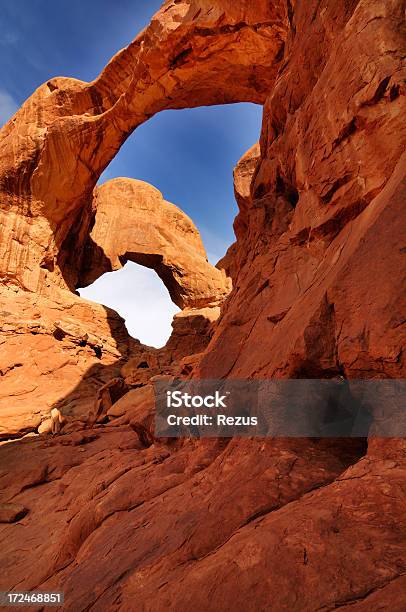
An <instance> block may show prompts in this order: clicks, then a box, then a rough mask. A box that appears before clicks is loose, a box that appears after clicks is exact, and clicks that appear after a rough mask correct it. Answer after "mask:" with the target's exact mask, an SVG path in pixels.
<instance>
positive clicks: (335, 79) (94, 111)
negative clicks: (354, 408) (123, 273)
mask: <svg viewBox="0 0 406 612" xmlns="http://www.w3.org/2000/svg"><path fill="white" fill-rule="evenodd" d="M404 9H405V5H404V2H403V0H342V1H340V2H337V1H336V0H322V1H321V2H320V0H307V1H306V2H299V1H297V0H296V1H294V0H273V1H268V0H266V1H265V0H252V1H250V2H247V1H245V0H174V1H172V2H166V3H165V4H164V5H163V6H162V8H161V10H160V11H159V12H158V13H157V14H156V15H155V16H154V17H153V18H152V20H151V23H150V25H149V26H148V27H147V28H146V29H145V30H144V31H143V32H142V33H141V34H140V35H139V36H138V37H137V38H136V39H135V40H134V41H133V42H132V43H131V44H130V45H129V46H128V47H127V48H125V49H123V50H122V51H120V52H119V53H118V54H117V55H116V56H115V57H114V58H113V59H112V60H111V61H110V63H109V64H108V65H107V66H106V68H105V69H104V71H103V72H102V73H101V75H100V76H99V77H98V78H97V79H96V80H95V81H93V82H92V83H84V82H81V81H78V80H75V79H71V78H63V77H58V78H55V79H51V80H50V81H48V82H47V83H45V84H44V85H42V86H41V87H40V88H39V89H37V91H35V92H34V93H33V95H32V96H31V97H30V98H29V99H28V100H27V102H25V104H24V105H23V106H22V108H21V109H20V110H19V111H18V112H17V114H16V115H15V116H14V117H13V118H12V119H11V120H10V121H9V122H8V123H7V125H6V126H4V127H3V129H2V130H1V131H0V205H1V210H0V281H1V287H0V316H1V319H0V332H1V336H0V381H1V386H0V436H1V439H3V440H4V441H5V440H10V439H13V440H12V441H11V442H10V441H9V442H7V443H3V444H2V445H1V446H0V489H1V499H0V523H1V525H0V549H1V553H0V570H1V571H0V590H2V591H8V590H18V591H27V590H44V591H55V590H60V591H64V593H65V604H64V605H63V609H64V610H69V611H72V612H77V611H78V610H95V611H98V610H100V611H101V610H103V611H104V610H126V611H127V610H131V611H132V610H134V611H137V612H140V611H143V612H147V611H150V612H152V611H154V612H155V611H161V610H162V611H163V610H173V611H176V612H189V611H190V610H198V611H201V612H203V611H204V612H206V611H213V612H217V611H228V610H238V611H240V610H241V611H244V612H245V611H252V612H258V611H260V610H271V611H275V612H279V611H282V610H286V611H300V612H301V611H309V612H310V611H316V610H324V611H328V610H333V609H336V608H338V607H339V608H341V609H344V610H347V609H348V610H351V612H356V611H358V610H359V611H361V610H362V611H368V612H369V611H372V610H392V611H399V612H400V611H401V610H404V593H405V588H406V576H405V572H406V554H405V550H406V537H405V533H406V524H405V518H406V496H405V492H404V483H405V475H406V465H405V453H406V443H405V441H404V439H384V438H379V437H376V436H375V437H370V438H369V439H368V440H352V441H351V440H337V439H325V440H318V439H291V440H288V439H276V440H275V439H266V440H262V439H237V438H235V439H231V440H227V441H225V440H220V439H219V440H202V441H195V440H191V439H185V440H178V441H175V442H168V441H167V440H165V439H162V440H155V439H154V436H153V422H154V413H153V404H154V402H153V393H152V384H151V379H153V378H154V379H156V378H157V377H167V378H168V379H170V378H171V377H173V376H178V377H206V378H223V377H230V378H334V377H338V376H341V377H345V378H348V379H351V378H392V379H397V378H402V377H403V378H404V377H405V351H404V347H405V338H406V333H405V325H404V323H405V320H404V315H405V311H406V297H405V296H406V292H405V270H406V266H405V254H406V245H405V236H406V216H405V213H404V202H405V195H406V179H405V167H406V157H405V153H404V151H405V144H406V133H405V132H406V130H405V120H404V117H405V112H406V109H405V72H406V71H405V59H404V58H405V47H406V45H405V40H406V37H405V26H404ZM242 101H249V102H255V103H258V104H263V105H264V116H263V125H262V132H261V136H260V142H259V144H256V145H254V146H253V148H252V149H251V150H250V151H249V152H248V153H246V155H245V156H244V157H243V158H242V160H241V161H240V162H239V163H238V165H237V167H236V169H235V173H234V180H235V193H236V199H237V202H238V206H239V214H238V216H237V218H236V221H235V233H236V242H235V244H234V245H232V246H231V247H230V249H229V251H228V253H227V254H226V255H225V257H224V258H223V259H222V260H221V262H219V264H218V265H217V267H216V268H215V267H213V266H211V265H210V264H209V263H208V261H207V258H206V254H205V251H204V247H203V245H202V242H201V239H200V236H199V234H198V232H197V230H196V228H195V226H194V225H193V222H192V221H191V220H190V219H189V218H188V217H187V216H186V215H185V214H184V213H183V212H182V211H181V210H179V209H178V208H177V207H176V206H174V205H173V204H170V203H169V202H166V201H165V200H164V199H163V196H162V195H161V194H160V192H159V191H158V190H156V189H155V188H154V187H152V186H150V185H147V184H145V183H142V182H141V181H134V180H132V179H131V180H130V179H125V178H120V179H114V180H112V181H109V182H107V183H105V184H104V185H101V186H97V187H96V183H97V181H98V178H99V176H100V174H101V173H102V171H103V170H104V169H105V168H106V166H107V165H108V163H109V162H110V161H111V159H112V158H113V157H114V155H115V154H116V153H117V151H118V150H119V148H120V146H121V145H122V144H123V142H124V141H125V140H126V138H127V137H128V136H129V135H130V134H131V133H132V132H133V130H134V129H136V128H137V126H138V125H140V124H142V123H143V122H145V121H146V120H147V119H148V118H150V117H151V116H153V115H154V114H155V113H158V112H160V111H162V110H165V109H182V108H190V107H196V106H201V105H211V104H223V103H232V102H242ZM236 129H238V126H236ZM179 204H180V205H181V204H182V203H179ZM127 260H131V261H134V262H136V263H139V264H141V265H145V266H148V267H150V268H153V269H155V270H156V271H157V273H158V274H159V276H160V277H161V279H162V281H163V282H164V284H165V285H166V287H167V289H168V291H169V293H170V295H171V297H172V299H173V301H174V302H175V303H176V304H177V305H178V306H179V307H180V308H181V309H182V310H181V312H180V313H179V315H177V316H176V317H175V319H174V323H173V333H172V336H171V338H170V340H169V341H168V343H167V345H166V346H165V347H164V348H163V349H159V350H158V349H152V348H149V347H145V346H143V345H141V344H140V343H139V342H138V341H137V340H134V339H132V338H130V337H129V336H128V334H127V332H126V329H125V326H124V324H123V321H122V319H121V318H120V317H119V316H118V315H117V314H116V313H114V312H113V311H111V310H109V309H107V308H104V307H102V306H99V305H97V304H93V303H91V302H89V301H86V300H84V299H81V298H80V297H79V295H78V293H77V291H76V290H77V288H80V287H83V286H85V285H87V284H90V283H91V282H93V281H94V280H95V279H96V278H98V277H99V276H100V275H101V274H103V273H104V272H106V271H111V270H115V269H118V268H120V267H121V266H122V265H124V264H125V262H126V261H127ZM55 409H58V410H55ZM51 410H52V414H51ZM51 431H53V432H54V434H55V433H56V434H57V435H51ZM38 433H39V435H38ZM375 433H378V435H379V431H378V432H375Z"/></svg>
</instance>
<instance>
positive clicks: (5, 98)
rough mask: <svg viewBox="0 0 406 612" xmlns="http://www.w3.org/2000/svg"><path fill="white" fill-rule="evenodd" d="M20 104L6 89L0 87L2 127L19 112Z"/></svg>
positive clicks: (0, 125)
mask: <svg viewBox="0 0 406 612" xmlns="http://www.w3.org/2000/svg"><path fill="white" fill-rule="evenodd" d="M17 110H18V104H17V102H16V101H15V100H14V99H13V97H12V96H10V94H9V93H8V92H7V91H5V90H4V89H0V127H2V126H3V125H4V124H5V123H7V121H8V120H9V119H11V117H12V116H13V115H14V114H15V113H16V112H17Z"/></svg>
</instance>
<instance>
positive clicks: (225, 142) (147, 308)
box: [78, 104, 262, 348]
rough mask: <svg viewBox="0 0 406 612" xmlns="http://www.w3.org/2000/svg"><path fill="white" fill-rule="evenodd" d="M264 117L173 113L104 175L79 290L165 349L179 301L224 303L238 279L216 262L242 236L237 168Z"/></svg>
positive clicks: (150, 125)
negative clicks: (237, 221) (238, 232)
mask: <svg viewBox="0 0 406 612" xmlns="http://www.w3.org/2000/svg"><path fill="white" fill-rule="evenodd" d="M261 119H262V107H261V106H259V105H254V104H233V105H227V106H224V105H223V106H213V107H205V108H198V109H189V110H182V111H166V112H164V113H162V114H160V115H158V116H156V117H154V118H152V119H151V120H150V121H149V122H147V123H146V124H145V125H143V126H141V128H140V129H139V130H137V134H136V136H134V137H131V138H129V139H128V141H127V142H126V143H125V145H124V146H123V147H122V149H121V150H120V151H119V152H118V154H117V155H116V157H115V158H114V159H113V160H112V162H111V163H110V165H109V166H108V168H107V169H106V171H105V172H104V173H103V175H102V176H101V178H100V180H99V183H98V186H97V187H96V190H95V195H94V203H95V208H96V214H95V217H94V220H93V222H92V229H91V233H90V237H89V240H88V243H87V245H86V248H85V257H84V262H85V265H84V266H83V267H82V271H81V275H80V277H79V283H78V288H80V287H82V289H80V295H81V296H82V297H85V298H87V299H91V300H93V301H95V302H98V303H99V304H102V305H105V306H108V307H110V308H113V309H114V310H115V311H116V312H118V313H119V314H120V315H121V316H122V317H123V318H124V319H125V321H126V323H127V329H128V331H129V333H130V334H131V336H133V337H135V338H137V339H139V340H140V341H141V342H142V343H144V344H146V345H150V346H154V347H157V348H158V347H161V346H163V345H164V344H165V343H166V341H167V340H168V339H169V337H170V334H171V330H172V318H173V316H174V315H175V313H176V312H177V311H178V309H179V308H182V309H183V308H185V307H194V308H196V307H197V308H199V307H205V306H207V305H213V304H214V305H217V303H218V301H219V300H218V298H219V297H221V296H223V295H224V294H225V288H224V287H222V284H223V283H225V284H226V286H228V284H229V283H227V280H226V278H224V275H222V274H221V273H220V272H219V271H218V270H217V269H215V268H214V267H213V266H214V265H215V264H216V263H217V262H218V261H219V260H220V259H221V258H223V257H224V255H225V253H226V250H227V248H228V247H229V246H230V244H231V243H232V242H233V241H234V238H235V236H234V234H233V230H232V226H233V221H234V218H235V216H236V214H237V212H238V209H237V204H236V200H235V194H234V186H233V180H232V169H233V168H234V167H235V165H236V163H237V161H238V159H239V158H240V157H241V155H242V153H243V152H244V151H245V150H246V149H247V148H248V147H249V146H251V144H252V142H255V140H256V139H258V137H259V132H260V126H261ZM122 176H126V177H129V178H125V179H124V178H120V177H122ZM131 177H132V178H131ZM138 179H142V180H138ZM144 181H148V183H147V182H144ZM149 183H151V184H149ZM152 185H154V187H153V186H152ZM156 187H159V188H160V189H161V190H162V192H163V193H164V194H165V195H166V196H167V195H168V194H169V196H170V199H171V200H172V201H175V202H177V203H179V205H180V207H181V209H179V208H177V207H176V206H175V205H173V204H172V203H171V202H168V201H167V200H166V199H165V198H164V197H163V195H162V193H161V192H160V191H159V190H158V189H156ZM185 213H186V214H185ZM189 216H190V217H192V219H193V221H192V219H191V218H190V217H189ZM195 219H197V221H198V222H197V227H196V226H195V224H194V222H195ZM198 228H199V229H198ZM199 230H200V231H199ZM199 234H200V235H199ZM201 236H202V237H204V238H205V239H206V240H205V242H206V244H205V245H204V246H203V241H202V240H201ZM205 247H206V248H205ZM126 262H128V263H126ZM136 264H139V265H136ZM210 264H211V265H210ZM122 266H124V269H121V270H120V274H119V275H112V274H109V272H110V271H113V270H119V269H120V268H122ZM140 266H143V267H144V268H143V269H142V268H141V267H140ZM146 268H151V269H152V270H155V272H156V273H157V274H156V275H154V273H153V272H152V273H151V272H149V271H148V270H146ZM158 277H160V280H159V278H158ZM162 282H163V284H162ZM164 285H165V286H166V289H167V290H166V289H165V287H164ZM168 292H169V295H168ZM170 298H171V299H172V302H171V301H170ZM175 304H176V305H177V306H178V308H176V306H175Z"/></svg>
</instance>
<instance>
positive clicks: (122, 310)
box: [79, 261, 179, 348]
mask: <svg viewBox="0 0 406 612" xmlns="http://www.w3.org/2000/svg"><path fill="white" fill-rule="evenodd" d="M79 293H80V295H81V297H84V298H86V299H88V300H92V301H94V302H98V303H100V304H103V305H104V306H107V307H109V308H113V309H114V310H115V311H116V312H117V313H118V314H119V315H121V316H122V317H123V319H124V320H125V325H126V328H127V331H128V333H129V334H130V335H131V336H133V337H134V338H137V339H138V340H140V341H141V342H142V343H143V344H145V345H147V346H153V347H155V348H161V347H162V346H164V345H165V344H166V342H167V340H168V339H169V336H170V334H171V331H172V319H173V317H174V316H175V314H176V313H177V312H179V308H178V307H177V306H176V305H175V304H174V303H173V302H172V300H171V298H170V296H169V293H168V291H167V290H166V288H165V286H164V284H163V283H162V281H161V279H160V278H159V277H158V275H157V274H156V273H155V272H154V271H153V270H149V269H148V268H145V267H143V266H140V265H137V264H135V263H133V262H132V261H128V262H127V263H126V264H125V265H124V267H123V268H121V270H117V271H116V272H107V273H105V274H103V275H102V276H101V277H100V278H98V279H97V280H96V281H95V282H94V283H93V284H92V285H90V286H89V287H86V288H84V289H80V290H79Z"/></svg>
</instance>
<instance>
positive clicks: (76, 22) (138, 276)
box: [0, 0, 262, 346]
mask: <svg viewBox="0 0 406 612" xmlns="http://www.w3.org/2000/svg"><path fill="white" fill-rule="evenodd" d="M161 4H162V2H161V0H115V1H114V2H112V1H111V0H86V1H85V2H84V1H83V0H69V2H62V1H58V2H50V1H49V0H17V1H16V0H2V2H1V13H2V15H1V19H0V127H1V125H3V124H4V123H5V122H6V121H7V120H8V119H9V118H10V117H11V116H12V115H13V114H14V112H15V111H16V110H17V108H18V107H19V106H20V105H21V104H22V103H23V102H24V101H25V100H26V99H27V98H28V97H29V96H30V95H31V93H32V92H33V91H34V90H35V89H36V88H37V87H39V85H41V84H42V83H43V82H45V81H47V80H48V79H50V78H52V77H55V76H70V77H74V78H78V79H81V80H84V81H91V80H93V79H94V78H95V77H96V76H97V75H98V74H99V72H100V71H101V70H102V69H103V67H104V66H105V64H106V63H107V62H108V61H109V59H110V58H111V57H112V56H113V55H114V54H115V53H116V52H117V51H118V50H119V49H121V48H122V47H124V46H126V45H127V44H128V43H129V42H130V41H131V40H132V39H133V38H134V37H135V36H136V35H137V34H138V32H140V31H141V30H142V29H143V28H144V27H145V26H146V25H147V24H148V22H149V20H150V18H151V16H152V15H153V14H154V13H155V12H156V11H157V10H158V9H159V7H160V6H161ZM261 113H262V109H261V107H260V106H256V105H254V104H235V105H230V106H217V107H202V108H198V109H187V110H182V111H165V112H163V113H160V114H159V115H157V116H155V117H153V118H152V119H151V120H150V121H148V122H147V123H145V124H144V125H142V126H140V127H139V128H138V129H137V130H136V131H135V132H134V134H133V135H132V136H131V137H130V138H129V139H128V140H127V142H126V143H125V144H124V145H123V147H122V149H121V150H120V152H119V153H118V155H117V156H116V158H115V159H114V160H113V161H112V162H111V164H110V165H109V167H108V168H107V169H106V170H105V172H104V173H103V175H102V177H101V179H100V181H101V182H104V181H105V180H108V179H110V178H114V177H117V176H126V177H133V178H137V179H141V180H144V181H147V182H149V183H151V184H152V185H154V186H155V187H157V188H158V189H159V190H160V191H162V193H163V195H164V197H165V199H167V200H169V201H170V202H173V203H174V204H176V205H177V206H179V207H180V208H181V209H182V210H184V211H185V212H186V213H187V214H188V215H189V216H190V217H191V218H192V219H193V221H194V222H195V224H196V225H197V227H198V229H199V231H200V233H201V235H202V238H203V241H204V244H205V247H206V250H207V253H208V257H209V259H210V261H211V262H212V263H216V261H218V259H220V258H221V257H222V256H223V255H224V253H225V251H226V249H227V247H228V246H229V245H230V244H231V243H232V242H233V241H234V233H233V229H232V223H233V220H234V217H235V215H236V214H237V205H236V202H235V199H234V193H233V180H232V171H233V167H234V166H235V164H236V162H237V161H238V159H239V158H240V157H241V155H242V154H243V153H245V151H246V150H247V149H248V148H249V147H250V146H251V145H252V144H254V142H255V141H256V140H258V138H259V132H260V125H261ZM81 295H82V296H83V297H86V298H87V299H92V300H94V301H97V302H100V303H103V304H105V305H107V306H110V307H112V308H115V310H117V311H118V312H119V313H120V314H121V315H122V316H123V317H124V318H125V319H126V323H127V328H128V330H129V332H130V333H131V334H132V335H133V336H135V337H137V338H139V339H140V340H141V341H142V342H144V343H145V344H150V345H152V346H162V345H163V344H164V343H165V342H166V340H167V338H168V336H169V334H170V323H171V320H172V317H173V314H174V313H175V312H176V311H177V308H176V307H175V306H174V305H173V304H172V302H171V301H170V299H169V296H168V294H167V291H166V289H165V287H164V286H163V284H162V283H161V281H160V279H159V278H158V277H157V276H156V274H155V273H154V272H153V271H152V270H148V269H146V268H141V267H140V266H137V265H136V264H131V263H129V264H127V265H126V266H125V268H124V270H121V271H119V272H114V273H111V274H108V275H105V276H104V277H102V278H100V279H98V280H97V281H96V282H95V283H94V284H93V285H92V286H91V287H89V288H87V289H85V290H82V291H81Z"/></svg>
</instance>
